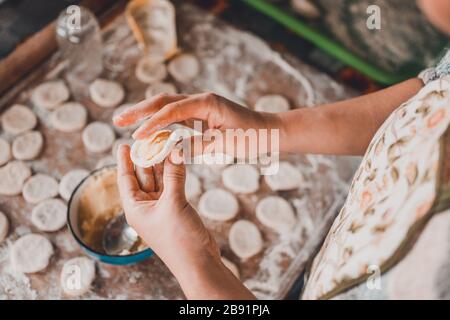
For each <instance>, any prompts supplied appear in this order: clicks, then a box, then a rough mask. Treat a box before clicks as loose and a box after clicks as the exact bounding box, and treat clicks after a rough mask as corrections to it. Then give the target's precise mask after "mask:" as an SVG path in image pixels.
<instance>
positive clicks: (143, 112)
mask: <svg viewBox="0 0 450 320" xmlns="http://www.w3.org/2000/svg"><path fill="white" fill-rule="evenodd" d="M186 97H187V96H186V95H182V94H176V95H167V94H158V95H156V96H154V97H152V98H150V99H146V100H143V101H141V102H139V103H138V104H136V105H134V106H132V107H130V108H127V109H125V110H124V111H123V112H121V113H120V114H118V115H116V116H114V118H113V122H114V124H115V125H116V126H119V127H125V126H129V125H132V124H134V123H136V122H138V121H139V120H142V119H145V118H147V117H149V116H151V115H152V114H154V113H155V112H157V111H158V110H159V109H161V108H162V107H164V106H165V105H166V104H168V103H171V102H175V101H179V100H182V99H185V98H186Z"/></svg>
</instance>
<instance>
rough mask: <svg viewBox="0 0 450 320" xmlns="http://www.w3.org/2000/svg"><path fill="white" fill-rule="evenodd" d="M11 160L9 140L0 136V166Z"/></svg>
mask: <svg viewBox="0 0 450 320" xmlns="http://www.w3.org/2000/svg"><path fill="white" fill-rule="evenodd" d="M9 160H11V146H10V145H9V142H8V141H6V140H5V139H3V138H0V167H1V166H2V165H4V164H5V163H7V162H8V161H9Z"/></svg>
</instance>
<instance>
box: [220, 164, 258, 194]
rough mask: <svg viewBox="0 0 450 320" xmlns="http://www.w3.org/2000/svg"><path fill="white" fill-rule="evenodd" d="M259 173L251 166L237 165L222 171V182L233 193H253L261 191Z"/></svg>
mask: <svg viewBox="0 0 450 320" xmlns="http://www.w3.org/2000/svg"><path fill="white" fill-rule="evenodd" d="M259 176H260V175H259V171H258V169H256V168H255V166H252V165H250V164H235V165H232V166H229V167H228V168H226V169H225V170H223V171H222V182H223V184H224V185H225V187H227V188H228V189H230V190H231V191H233V192H236V193H253V192H256V191H258V189H259Z"/></svg>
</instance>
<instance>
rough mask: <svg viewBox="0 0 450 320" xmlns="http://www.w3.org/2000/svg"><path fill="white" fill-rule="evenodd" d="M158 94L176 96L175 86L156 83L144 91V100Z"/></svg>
mask: <svg viewBox="0 0 450 320" xmlns="http://www.w3.org/2000/svg"><path fill="white" fill-rule="evenodd" d="M160 93H167V94H177V93H178V90H177V87H175V85H173V84H171V83H169V82H156V83H154V84H152V85H150V86H149V87H148V88H147V90H145V98H146V99H150V98H152V97H153V96H156V95H157V94H160Z"/></svg>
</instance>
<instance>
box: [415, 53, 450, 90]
mask: <svg viewBox="0 0 450 320" xmlns="http://www.w3.org/2000/svg"><path fill="white" fill-rule="evenodd" d="M447 75H450V49H447V52H446V53H445V55H444V57H443V58H442V59H441V61H440V62H439V63H438V64H437V66H436V67H434V68H428V69H425V70H423V71H422V72H421V73H420V74H419V78H420V79H422V81H423V83H424V84H428V82H430V81H433V80H436V79H440V78H442V77H443V76H447Z"/></svg>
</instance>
